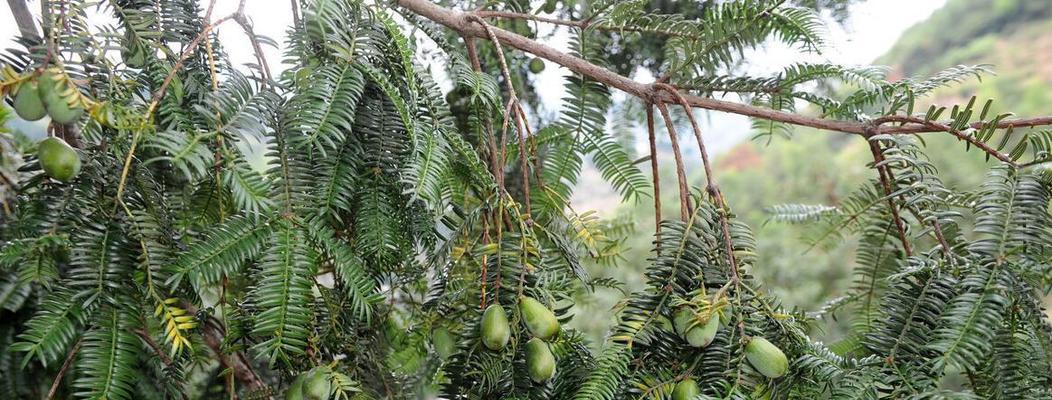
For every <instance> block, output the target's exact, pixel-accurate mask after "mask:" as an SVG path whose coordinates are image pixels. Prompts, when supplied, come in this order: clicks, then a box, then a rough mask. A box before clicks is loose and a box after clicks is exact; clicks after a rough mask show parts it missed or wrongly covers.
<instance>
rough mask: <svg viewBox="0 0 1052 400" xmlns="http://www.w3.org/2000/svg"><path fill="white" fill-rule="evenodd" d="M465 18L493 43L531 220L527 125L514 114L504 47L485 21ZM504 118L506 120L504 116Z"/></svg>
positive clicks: (515, 98)
mask: <svg viewBox="0 0 1052 400" xmlns="http://www.w3.org/2000/svg"><path fill="white" fill-rule="evenodd" d="M467 18H468V20H470V21H471V22H475V23H477V24H479V25H480V26H482V29H483V30H484V31H485V32H486V35H487V36H488V37H489V39H490V41H492V42H493V46H494V48H495V50H496V52H497V60H498V61H499V62H500V72H501V74H502V75H503V76H504V85H505V86H506V87H507V89H508V109H509V110H510V112H511V113H512V115H513V117H514V118H515V126H516V127H517V129H516V132H518V136H519V163H520V164H521V166H520V168H521V169H522V190H523V200H524V204H525V205H526V218H527V219H532V218H533V217H532V215H533V212H532V207H531V205H530V171H529V162H528V161H527V160H526V136H525V131H524V129H523V126H525V125H527V123H526V122H525V121H523V118H522V114H520V113H518V112H515V109H514V107H515V106H516V105H517V104H518V102H519V96H518V95H517V94H516V93H515V85H514V83H513V82H512V80H511V71H510V70H509V69H508V62H507V60H505V59H504V47H503V46H501V44H500V40H499V39H498V38H497V35H496V34H494V33H493V29H491V27H490V26H489V24H487V23H486V21H485V20H483V19H482V18H479V17H478V16H475V15H469V16H468V17H467ZM505 118H507V115H506V114H505ZM506 137H507V134H505V135H504V136H503V137H502V138H501V140H502V141H503V140H504V138H506ZM506 147H507V146H501V153H503V152H504V151H505V148H506ZM501 162H502V163H503V162H504V160H503V157H501ZM501 165H503V164H501Z"/></svg>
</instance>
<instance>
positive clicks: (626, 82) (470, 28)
mask: <svg viewBox="0 0 1052 400" xmlns="http://www.w3.org/2000/svg"><path fill="white" fill-rule="evenodd" d="M396 2H397V4H398V5H400V6H402V7H405V8H406V9H408V10H409V11H410V12H413V13H415V14H418V15H420V16H422V17H424V18H427V19H429V20H431V21H434V22H436V23H439V24H441V25H444V26H446V27H447V28H450V29H453V30H455V31H457V32H459V33H460V34H461V35H463V36H465V37H478V38H483V39H489V35H488V34H487V33H486V32H485V30H483V28H482V27H481V26H479V25H477V24H474V23H472V21H471V18H478V17H505V18H525V19H530V20H536V21H542V22H549V23H554V24H559V25H567V26H577V27H579V26H582V24H587V21H581V22H576V21H565V20H557V19H552V18H544V17H536V16H529V18H527V14H518V13H505V12H496V11H476V12H470V13H469V12H463V11H458V10H452V9H448V8H445V7H442V6H439V5H437V4H434V3H432V2H430V1H427V0H396ZM585 26H586V25H585ZM490 29H491V31H492V32H493V34H494V36H495V37H496V39H497V40H499V41H500V42H501V43H502V44H504V45H506V46H510V47H514V48H516V49H519V50H522V51H525V52H529V53H532V54H533V55H535V56H537V57H540V58H544V59H546V60H549V61H552V62H554V63H556V64H559V65H562V66H564V67H566V68H568V69H569V70H571V71H573V72H575V73H578V74H581V75H584V76H587V77H588V78H590V79H592V80H594V81H597V82H599V83H602V84H605V85H608V86H610V87H614V88H617V89H620V90H622V91H624V92H626V93H628V94H631V95H633V96H636V97H639V98H642V99H645V100H646V101H647V102H651V103H654V104H658V103H676V102H677V101H676V99H675V98H674V97H673V96H672V95H671V94H668V93H657V94H654V93H653V91H652V90H651V87H650V84H647V83H642V82H636V81H635V80H632V79H631V78H628V77H626V76H622V75H619V74H617V73H615V72H613V71H610V70H608V69H606V68H603V67H600V66H598V65H595V64H593V63H590V62H588V61H587V60H584V59H582V58H580V57H576V56H573V55H570V54H566V53H563V52H561V51H559V50H556V49H555V48H552V47H549V46H546V45H544V44H541V43H539V42H536V41H534V40H531V39H529V38H527V37H524V36H521V35H518V34H515V33H512V32H509V31H506V30H503V29H500V28H496V27H491V28H490ZM683 98H684V99H685V100H686V101H687V103H688V104H689V105H690V106H691V107H698V108H703V109H706V110H713V111H721V112H727V113H731V114H738V115H744V116H748V117H753V118H760V119H766V120H771V121H777V122H783V123H787V124H791V125H798V126H806V127H811V128H816V129H822V130H828V131H836V132H845V133H853V134H857V135H866V134H870V133H874V132H867V131H869V130H871V127H870V126H868V122H858V121H840V120H832V119H824V118H817V117H811V116H806V115H800V114H795V113H789V112H785V111H779V110H773V109H769V108H764V107H757V106H752V105H748V104H741V103H735V102H730V101H723V100H717V99H712V98H707V97H700V96H695V95H689V94H684V95H683ZM878 125H879V124H878ZM1042 125H1052V116H1050V117H1039V118H1027V119H1015V120H1007V121H1002V122H1001V123H999V124H998V127H999V128H1002V127H1008V126H1014V127H1031V126H1042ZM977 126H979V127H981V126H982V124H981V123H980V124H978V125H977ZM973 127H975V126H973ZM938 131H945V130H944V129H939V128H937V127H933V126H930V125H928V124H918V123H908V124H907V125H904V126H898V127H879V128H878V129H877V131H876V132H875V133H878V134H879V133H888V134H907V133H923V132H938Z"/></svg>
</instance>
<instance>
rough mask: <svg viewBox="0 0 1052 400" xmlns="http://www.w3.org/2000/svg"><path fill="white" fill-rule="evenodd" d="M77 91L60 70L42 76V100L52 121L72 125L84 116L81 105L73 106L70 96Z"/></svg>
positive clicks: (50, 71) (49, 71)
mask: <svg viewBox="0 0 1052 400" xmlns="http://www.w3.org/2000/svg"><path fill="white" fill-rule="evenodd" d="M75 90H76V88H73V87H71V86H70V84H69V80H68V79H67V78H66V76H65V74H64V73H63V72H62V71H60V70H59V71H55V70H47V71H44V73H43V74H42V75H41V76H40V98H41V99H42V100H43V101H44V106H45V107H46V108H47V113H48V115H50V116H51V120H52V121H55V122H57V123H60V124H70V123H73V122H74V121H76V120H77V119H78V118H80V116H81V114H84V109H83V108H81V107H80V105H77V104H71V98H70V94H71V93H72V92H73V91H75Z"/></svg>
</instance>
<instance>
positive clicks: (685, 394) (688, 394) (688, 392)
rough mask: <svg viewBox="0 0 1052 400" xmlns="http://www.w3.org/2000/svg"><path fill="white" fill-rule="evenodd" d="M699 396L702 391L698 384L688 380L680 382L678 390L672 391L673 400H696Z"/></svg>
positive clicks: (677, 385)
mask: <svg viewBox="0 0 1052 400" xmlns="http://www.w3.org/2000/svg"><path fill="white" fill-rule="evenodd" d="M699 394H701V389H698V383H697V382H694V380H693V379H691V378H687V379H684V380H682V381H679V383H677V384H676V388H675V389H672V400H694V398H695V397H697V396H698V395H699Z"/></svg>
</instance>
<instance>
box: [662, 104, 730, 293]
mask: <svg viewBox="0 0 1052 400" xmlns="http://www.w3.org/2000/svg"><path fill="white" fill-rule="evenodd" d="M655 87H657V88H659V89H661V90H665V91H667V92H669V93H670V94H672V96H673V97H675V98H676V100H677V101H679V104H680V106H682V107H683V112H685V113H686V114H687V120H688V121H690V127H691V129H693V130H694V138H695V139H697V140H698V150H699V151H700V152H701V164H702V166H704V168H705V182H706V185H707V186H706V188H705V190H706V191H707V192H708V193H709V196H710V197H711V198H712V201H713V203H715V204H716V208H717V209H718V210H719V213H720V225H721V228H723V242H724V246H725V249H724V251H726V252H727V261H728V262H729V263H730V264H729V265H730V267H731V272H733V273H734V279H735V281H737V280H738V279H740V276H739V274H738V262H737V260H735V259H734V244H733V243H731V225H730V221H729V217H728V215H727V214H728V212H727V203H726V202H725V201H724V199H723V191H722V190H720V186H719V184H718V183H716V174H715V173H714V172H713V171H712V164H711V163H710V162H709V153H708V151H707V150H706V149H705V140H704V138H702V135H701V128H700V127H698V121H697V120H696V119H695V118H694V109H692V108H691V107H690V104H688V103H687V99H685V98H683V96H682V95H681V94H680V93H679V92H678V91H676V89H675V88H673V87H672V86H669V85H668V84H664V83H658V84H656V85H655Z"/></svg>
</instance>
